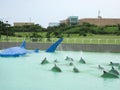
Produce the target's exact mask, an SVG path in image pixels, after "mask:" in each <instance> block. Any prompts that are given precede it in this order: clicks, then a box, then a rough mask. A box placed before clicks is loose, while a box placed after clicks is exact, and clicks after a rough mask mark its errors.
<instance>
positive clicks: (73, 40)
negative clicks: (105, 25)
mask: <svg viewBox="0 0 120 90" xmlns="http://www.w3.org/2000/svg"><path fill="white" fill-rule="evenodd" d="M23 40H26V42H33V43H34V42H37V43H54V42H55V41H57V40H58V38H49V39H48V38H8V39H6V38H0V42H22V41H23ZM62 43H73V44H120V39H95V38H94V39H93V38H89V39H88V38H87V39H86V38H64V40H63V42H62Z"/></svg>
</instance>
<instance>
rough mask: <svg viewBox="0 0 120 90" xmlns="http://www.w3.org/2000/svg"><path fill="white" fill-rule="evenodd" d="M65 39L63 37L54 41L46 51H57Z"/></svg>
mask: <svg viewBox="0 0 120 90" xmlns="http://www.w3.org/2000/svg"><path fill="white" fill-rule="evenodd" d="M62 41H63V38H60V39H59V40H58V41H56V42H55V43H53V44H52V45H51V46H50V47H49V48H48V49H47V50H46V52H55V50H56V48H57V46H58V45H59V44H60V43H61V42H62Z"/></svg>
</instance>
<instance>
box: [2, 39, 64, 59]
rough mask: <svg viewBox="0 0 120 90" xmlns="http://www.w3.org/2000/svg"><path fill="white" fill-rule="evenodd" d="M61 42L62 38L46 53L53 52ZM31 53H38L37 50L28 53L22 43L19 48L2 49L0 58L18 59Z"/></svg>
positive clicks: (24, 43) (24, 44)
mask: <svg viewBox="0 0 120 90" xmlns="http://www.w3.org/2000/svg"><path fill="white" fill-rule="evenodd" d="M62 41H63V38H60V39H59V40H58V41H56V42H55V43H53V44H52V45H51V46H50V47H49V48H48V49H47V50H46V52H55V50H56V48H57V46H58V45H59V44H60V43H61V42H62ZM32 52H36V53H38V52H39V49H35V50H34V51H30V50H27V49H26V42H25V41H23V42H22V44H21V45H20V46H16V47H10V48H7V49H4V50H2V51H1V52H0V56H1V57H18V56H23V55H25V54H27V53H32Z"/></svg>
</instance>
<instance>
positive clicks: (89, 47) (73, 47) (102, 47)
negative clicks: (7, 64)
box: [0, 42, 120, 52]
mask: <svg viewBox="0 0 120 90" xmlns="http://www.w3.org/2000/svg"><path fill="white" fill-rule="evenodd" d="M20 44H21V43H20V42H19V43H18V42H0V49H5V48H8V47H13V46H18V45H20ZM50 45H51V43H27V46H26V47H27V49H36V48H39V49H40V50H46V49H47V48H48V47H49V46H50ZM57 50H63V51H90V52H120V45H107V44H61V45H60V46H59V47H58V49H57Z"/></svg>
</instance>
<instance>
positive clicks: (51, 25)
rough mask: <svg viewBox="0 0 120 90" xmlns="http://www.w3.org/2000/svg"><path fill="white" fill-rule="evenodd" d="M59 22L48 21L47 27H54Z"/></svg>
mask: <svg viewBox="0 0 120 90" xmlns="http://www.w3.org/2000/svg"><path fill="white" fill-rule="evenodd" d="M59 25H60V23H55V22H50V23H49V27H55V26H59Z"/></svg>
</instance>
